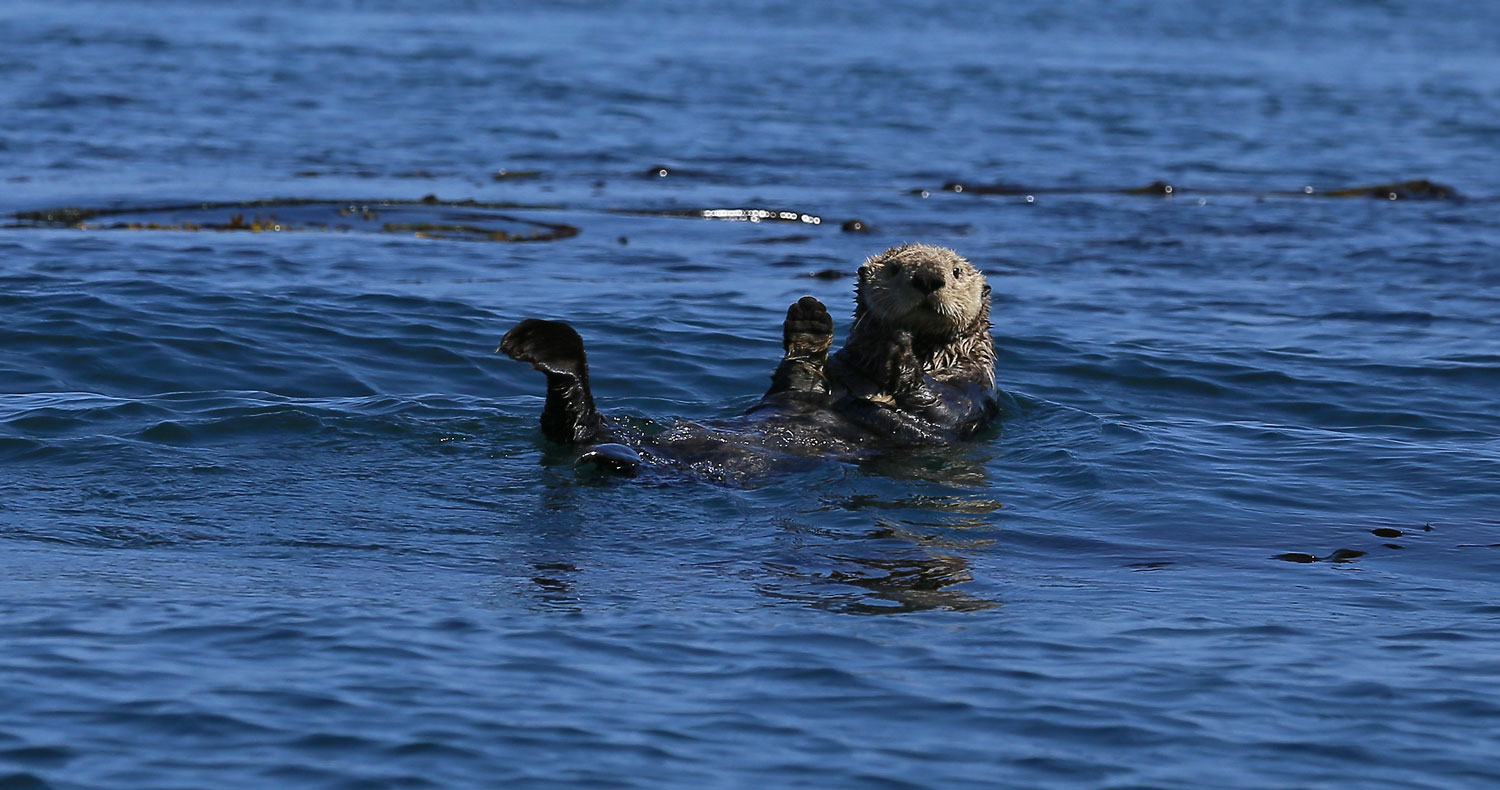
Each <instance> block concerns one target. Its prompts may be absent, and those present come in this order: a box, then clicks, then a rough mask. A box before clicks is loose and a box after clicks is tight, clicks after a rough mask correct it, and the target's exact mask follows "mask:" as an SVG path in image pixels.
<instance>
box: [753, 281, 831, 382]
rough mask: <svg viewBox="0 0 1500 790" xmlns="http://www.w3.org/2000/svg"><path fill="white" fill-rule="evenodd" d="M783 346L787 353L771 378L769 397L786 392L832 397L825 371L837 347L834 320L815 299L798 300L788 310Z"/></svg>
mask: <svg viewBox="0 0 1500 790" xmlns="http://www.w3.org/2000/svg"><path fill="white" fill-rule="evenodd" d="M781 345H782V348H783V349H784V350H785V352H786V353H785V355H784V356H783V357H782V358H781V364H779V365H777V366H776V372H775V373H772V374H771V388H770V389H769V390H767V391H766V396H767V397H769V396H771V395H777V394H780V393H784V392H806V393H814V394H818V395H826V394H828V377H827V375H826V373H825V372H824V370H823V368H824V365H826V364H827V362H828V349H829V348H832V347H833V317H832V316H830V315H829V314H828V308H826V307H824V306H823V303H822V302H820V301H818V300H817V299H814V298H813V297H811V296H804V297H802V298H801V299H798V300H797V301H796V303H794V304H793V305H792V306H791V307H788V308H787V310H786V321H784V322H782V324H781Z"/></svg>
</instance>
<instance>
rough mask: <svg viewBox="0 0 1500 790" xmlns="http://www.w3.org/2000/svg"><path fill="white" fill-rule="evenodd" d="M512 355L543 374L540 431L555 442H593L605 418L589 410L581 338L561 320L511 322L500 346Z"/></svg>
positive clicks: (591, 407)
mask: <svg viewBox="0 0 1500 790" xmlns="http://www.w3.org/2000/svg"><path fill="white" fill-rule="evenodd" d="M496 350H497V351H503V352H505V354H506V355H507V356H509V357H510V358H511V359H514V360H517V361H520V362H529V363H531V366H532V367H533V368H536V369H537V370H539V371H541V372H542V373H544V374H546V376H547V404H546V406H544V407H543V408H542V433H543V434H544V435H546V437H547V438H548V439H551V440H552V441H554V442H562V443H564V444H583V443H587V442H592V441H595V440H596V439H597V438H598V436H599V434H600V433H601V432H602V431H603V429H604V418H603V417H602V416H600V414H599V412H598V410H597V409H595V408H594V394H593V393H592V392H590V391H589V364H588V359H587V358H586V356H585V355H584V352H583V338H581V337H579V336H578V332H577V331H576V330H574V329H573V327H571V326H568V325H567V324H565V323H563V322H562V321H543V320H542V319H539V318H528V319H526V320H525V321H522V322H521V323H519V324H516V325H515V327H513V328H512V329H511V330H510V331H509V332H506V333H505V338H504V339H503V340H501V341H500V348H498V349H496Z"/></svg>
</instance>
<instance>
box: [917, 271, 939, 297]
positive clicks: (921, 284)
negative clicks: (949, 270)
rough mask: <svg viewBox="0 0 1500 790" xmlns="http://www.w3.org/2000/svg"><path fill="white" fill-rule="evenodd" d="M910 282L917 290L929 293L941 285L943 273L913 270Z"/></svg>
mask: <svg viewBox="0 0 1500 790" xmlns="http://www.w3.org/2000/svg"><path fill="white" fill-rule="evenodd" d="M911 284H912V287H914V288H916V289H917V290H918V291H921V292H922V293H924V294H930V293H932V292H933V291H936V290H937V289H939V288H942V287H943V275H942V273H940V272H913V273H912V276H911Z"/></svg>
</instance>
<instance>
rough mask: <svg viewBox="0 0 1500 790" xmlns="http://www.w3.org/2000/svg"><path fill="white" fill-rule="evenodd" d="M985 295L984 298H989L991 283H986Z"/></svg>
mask: <svg viewBox="0 0 1500 790" xmlns="http://www.w3.org/2000/svg"><path fill="white" fill-rule="evenodd" d="M983 295H984V296H989V295H990V284H989V283H985V284H984V293H983Z"/></svg>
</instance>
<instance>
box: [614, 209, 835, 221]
mask: <svg viewBox="0 0 1500 790" xmlns="http://www.w3.org/2000/svg"><path fill="white" fill-rule="evenodd" d="M611 213H614V214H633V215H636V216H641V217H692V218H696V219H718V220H725V221H728V222H797V223H801V224H803V225H822V224H823V218H822V217H820V216H818V215H816V214H807V213H805V212H801V211H787V210H784V209H766V208H690V209H646V208H641V209H636V208H625V209H614V210H613V211H612V212H611Z"/></svg>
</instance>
